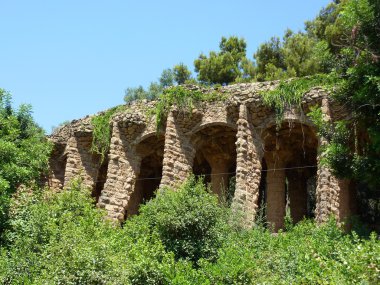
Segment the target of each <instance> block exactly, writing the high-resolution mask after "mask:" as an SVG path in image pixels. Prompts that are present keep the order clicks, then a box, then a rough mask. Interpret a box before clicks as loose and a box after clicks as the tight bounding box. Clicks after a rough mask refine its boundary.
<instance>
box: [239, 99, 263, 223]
mask: <svg viewBox="0 0 380 285" xmlns="http://www.w3.org/2000/svg"><path fill="white" fill-rule="evenodd" d="M237 126H238V131H237V134H236V155H237V159H236V190H235V195H234V198H233V202H232V207H233V208H235V209H238V210H241V211H242V212H243V213H244V216H245V220H246V225H247V226H252V225H253V223H254V220H255V216H256V212H257V210H258V200H259V199H258V198H259V185H260V178H261V158H262V150H261V145H262V143H261V139H260V138H259V136H258V135H257V134H256V133H255V131H254V129H253V126H252V124H250V122H249V119H248V109H247V106H246V105H244V104H242V105H240V108H239V119H238V121H237Z"/></svg>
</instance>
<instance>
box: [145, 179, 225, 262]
mask: <svg viewBox="0 0 380 285" xmlns="http://www.w3.org/2000/svg"><path fill="white" fill-rule="evenodd" d="M140 213H141V214H140V217H138V219H139V220H140V219H142V220H144V221H146V222H147V223H148V224H149V226H150V228H151V229H152V230H154V231H157V233H158V235H159V237H160V239H161V240H162V243H163V244H164V245H165V248H166V250H167V251H171V252H173V253H174V255H175V257H176V259H180V258H182V259H188V260H190V261H192V262H194V263H195V264H196V263H197V261H198V260H199V259H201V258H204V259H209V260H215V259H216V257H217V250H218V248H219V246H220V245H221V242H222V239H223V230H224V227H225V226H226V223H225V222H224V219H225V214H226V212H225V211H224V209H223V208H222V207H221V206H220V205H219V203H218V199H217V197H216V196H215V195H213V194H210V193H208V191H207V189H206V187H205V186H204V183H203V182H202V181H201V180H196V179H195V178H194V177H190V178H189V179H188V180H187V181H186V182H185V183H184V184H182V186H181V187H179V189H177V190H176V191H174V190H173V189H162V190H161V191H160V192H158V193H157V197H156V198H155V199H154V200H151V201H150V202H148V203H147V204H146V205H144V206H142V207H141V209H140Z"/></svg>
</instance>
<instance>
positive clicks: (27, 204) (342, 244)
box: [0, 178, 380, 285]
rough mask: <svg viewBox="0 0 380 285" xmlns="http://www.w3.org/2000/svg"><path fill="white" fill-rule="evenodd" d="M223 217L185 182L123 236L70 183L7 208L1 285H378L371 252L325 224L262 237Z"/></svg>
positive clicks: (377, 250) (369, 243)
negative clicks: (63, 187)
mask: <svg viewBox="0 0 380 285" xmlns="http://www.w3.org/2000/svg"><path fill="white" fill-rule="evenodd" d="M231 215H232V214H231V212H230V211H229V210H228V209H226V208H224V207H223V206H222V205H220V204H219V203H218V201H217V199H216V197H215V196H213V195H212V194H209V193H208V192H207V190H206V189H205V187H204V186H203V183H201V182H197V181H195V180H194V179H193V178H192V179H190V180H189V181H187V182H186V183H185V184H183V185H182V186H181V187H180V188H179V189H178V190H177V191H173V190H170V189H166V190H163V191H162V192H159V193H158V195H157V198H155V199H153V200H151V201H150V202H148V203H147V204H146V205H144V206H143V207H142V208H141V211H140V214H139V215H138V216H135V217H133V218H132V219H129V220H127V221H126V223H125V224H124V226H123V228H120V227H118V226H116V225H112V224H110V223H109V222H107V221H106V220H105V219H104V216H103V212H102V211H101V210H99V209H97V208H95V207H94V206H93V201H92V199H91V198H90V193H89V191H88V190H87V189H84V188H83V187H81V184H80V181H74V182H73V183H72V185H71V186H70V187H68V188H67V189H66V190H65V191H63V192H60V193H57V192H52V191H50V190H44V191H38V192H34V193H28V192H22V193H19V195H18V197H17V199H14V200H13V203H12V215H11V226H12V227H11V229H10V230H8V231H7V233H6V238H7V242H8V245H9V246H8V248H2V252H1V255H0V280H1V281H0V282H1V283H2V284H189V285H190V284H262V283H265V284H353V283H355V284H377V282H378V281H379V280H378V278H379V270H380V259H379V256H380V243H379V241H378V240H377V238H376V236H375V235H374V234H373V235H371V237H370V238H368V239H361V238H359V237H358V236H357V235H356V234H355V233H352V234H344V233H343V232H342V231H341V230H340V229H339V228H338V227H337V226H336V223H335V222H334V221H331V222H330V223H328V224H325V225H323V226H316V225H315V224H314V223H312V222H310V221H304V222H302V223H300V224H299V225H297V226H295V227H293V228H292V229H291V230H289V231H287V232H280V233H279V234H278V235H273V234H271V233H270V232H269V231H268V230H267V229H265V228H263V227H261V226H258V227H256V228H254V229H250V230H246V229H242V228H237V227H235V226H234V225H233V224H231V223H229V222H228V221H230V220H231Z"/></svg>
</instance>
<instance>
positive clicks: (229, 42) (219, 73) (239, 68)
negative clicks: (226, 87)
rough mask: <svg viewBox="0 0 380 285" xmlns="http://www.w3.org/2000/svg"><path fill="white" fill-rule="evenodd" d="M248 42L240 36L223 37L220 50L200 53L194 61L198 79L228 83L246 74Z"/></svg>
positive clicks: (214, 82) (204, 81) (209, 82)
mask: <svg viewBox="0 0 380 285" xmlns="http://www.w3.org/2000/svg"><path fill="white" fill-rule="evenodd" d="M246 46H247V44H246V42H245V40H244V39H242V38H240V39H239V38H238V37H234V36H233V37H229V38H225V37H222V39H221V41H220V44H219V47H220V51H219V52H214V51H212V52H210V54H209V56H208V57H207V56H206V55H204V54H200V55H199V57H198V59H196V60H195V61H194V66H195V71H196V72H198V80H199V81H200V82H203V83H208V84H216V83H217V84H228V83H230V82H234V81H235V80H237V79H238V78H241V77H245V76H246V75H247V74H246V68H245V67H246V62H247V59H246Z"/></svg>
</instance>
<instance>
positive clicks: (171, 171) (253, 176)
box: [48, 82, 355, 230]
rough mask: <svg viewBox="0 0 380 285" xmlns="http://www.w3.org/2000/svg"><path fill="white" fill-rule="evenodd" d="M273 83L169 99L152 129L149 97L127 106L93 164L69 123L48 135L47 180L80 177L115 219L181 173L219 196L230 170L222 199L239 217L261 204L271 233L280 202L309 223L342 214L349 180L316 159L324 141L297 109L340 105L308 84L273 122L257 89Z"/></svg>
mask: <svg viewBox="0 0 380 285" xmlns="http://www.w3.org/2000/svg"><path fill="white" fill-rule="evenodd" d="M277 84H278V82H264V83H249V84H236V85H231V86H225V87H221V88H220V89H218V92H220V93H221V94H228V99H226V100H225V101H220V102H219V101H217V102H209V103H201V104H199V106H196V107H195V108H194V109H193V110H191V111H187V112H186V111H181V110H179V109H178V108H177V107H176V106H173V107H172V109H171V111H170V113H169V114H168V116H167V118H166V121H165V127H164V128H163V130H160V131H158V130H157V129H156V122H155V118H154V116H153V117H152V116H149V115H147V114H148V112H147V111H146V110H147V108H153V107H154V104H155V102H135V103H132V104H130V105H129V106H127V108H126V111H123V112H121V113H117V114H115V115H114V116H113V117H112V120H111V129H112V135H111V142H110V149H109V152H108V155H107V156H106V158H105V159H104V160H103V161H102V160H101V158H100V156H99V155H97V154H94V153H92V152H91V151H90V148H91V143H92V126H91V117H90V116H88V117H86V118H83V119H80V120H74V121H73V122H71V123H70V124H68V125H65V126H63V127H61V128H60V129H58V130H57V131H55V132H54V133H53V134H52V135H51V136H50V140H51V141H52V142H53V143H54V151H53V153H52V156H51V160H50V175H49V182H48V183H49V185H50V186H51V187H53V188H63V187H64V186H65V185H67V183H68V182H69V181H70V180H71V179H72V178H74V177H75V176H77V175H81V176H82V178H83V180H84V183H85V184H86V185H87V186H88V187H90V188H91V189H92V193H93V196H94V197H95V198H96V201H97V205H98V206H99V207H101V208H104V209H105V210H106V211H107V213H108V216H109V217H110V218H111V219H114V220H119V221H123V220H124V219H126V218H127V217H129V216H130V215H133V214H136V213H138V207H139V205H140V204H141V203H143V201H146V200H148V199H150V198H151V197H153V196H154V193H155V190H156V189H157V188H158V187H162V186H175V185H176V184H178V183H180V182H182V181H183V180H184V179H185V178H186V177H187V176H188V175H189V174H191V173H194V174H196V175H204V177H205V181H206V182H208V183H210V186H211V189H212V191H213V192H214V193H215V194H216V195H218V196H219V197H220V198H221V199H222V198H223V196H224V195H225V191H224V189H226V188H227V185H228V183H229V180H230V178H231V177H233V176H235V177H236V186H235V192H234V196H233V200H232V206H233V207H236V208H239V209H241V210H242V211H243V212H244V213H245V215H246V218H247V221H248V222H249V223H252V222H253V221H254V219H255V216H256V215H257V214H258V212H259V210H260V209H265V212H266V217H267V221H268V222H269V223H271V224H273V226H274V228H275V230H278V229H280V228H282V227H283V226H284V216H285V210H286V207H288V208H289V209H290V213H291V216H292V218H293V221H295V222H297V221H299V220H301V219H302V218H303V217H305V216H306V217H315V219H316V220H317V221H318V222H324V221H326V220H327V219H328V217H329V216H330V215H334V216H335V217H336V218H337V219H338V220H343V219H344V218H345V217H347V216H348V215H349V214H350V213H351V212H352V211H354V204H355V201H354V200H355V199H354V195H353V194H352V193H353V192H354V191H351V190H350V188H352V187H351V183H350V182H349V181H343V180H339V179H337V178H335V177H334V176H333V175H332V173H331V172H330V170H329V169H328V168H326V166H324V165H323V164H321V163H319V162H320V160H321V158H322V157H323V152H321V151H320V150H319V148H320V146H321V145H323V144H325V143H326V140H325V139H324V138H323V137H318V135H317V133H316V129H315V126H314V125H313V123H312V122H311V121H310V120H309V118H308V117H307V115H306V114H307V113H308V112H309V110H310V107H311V106H314V105H318V106H320V107H321V109H322V112H323V115H324V117H325V119H326V120H336V119H338V118H339V116H342V114H341V111H340V110H341V108H339V106H337V105H336V104H335V103H334V102H333V101H332V100H331V99H330V98H329V96H328V93H327V92H325V91H324V90H323V89H321V88H314V89H312V90H311V91H309V92H308V93H307V94H304V96H303V99H302V106H301V108H299V107H291V106H290V107H288V108H287V109H286V110H285V113H284V117H283V121H282V124H280V125H279V124H276V114H275V112H274V110H273V109H271V108H270V107H268V106H267V105H265V104H264V102H263V99H262V96H261V95H260V94H259V93H260V92H261V91H263V90H264V91H265V90H271V89H273V88H275V87H276V85H277ZM187 88H190V89H191V88H193V89H200V87H195V86H187ZM202 90H203V91H204V92H206V91H207V90H206V91H205V90H204V89H202ZM313 205H314V206H313ZM263 206H265V207H264V208H263Z"/></svg>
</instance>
